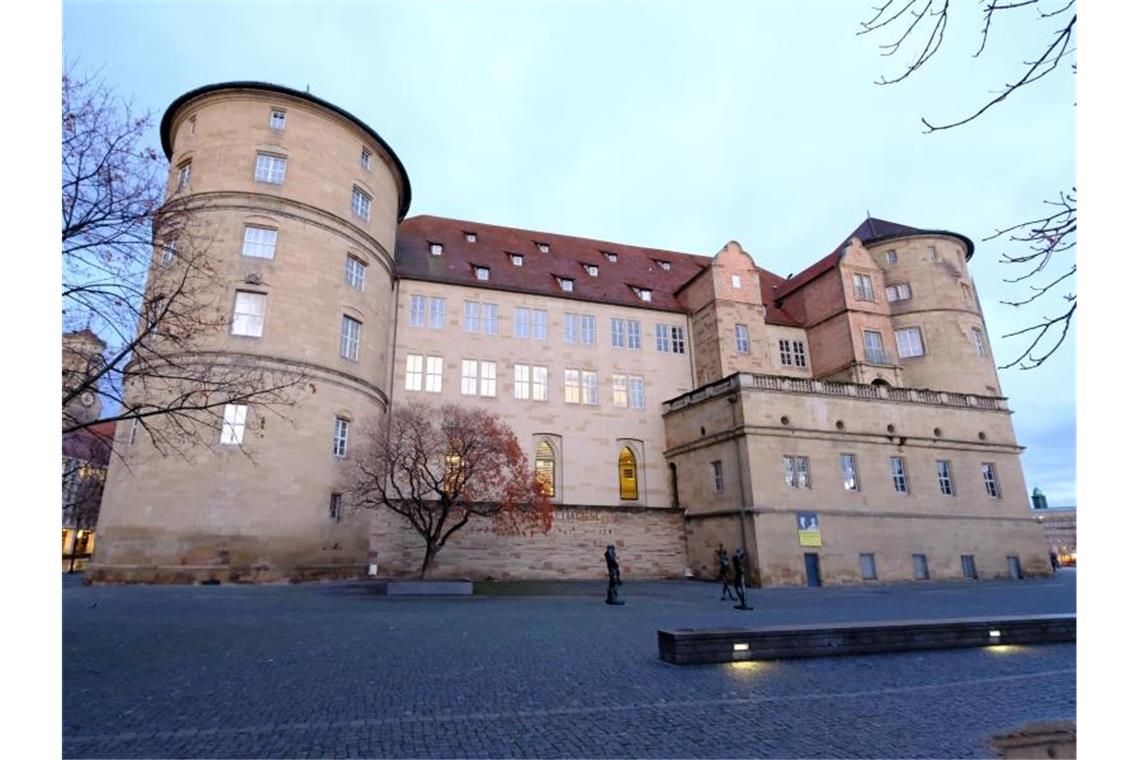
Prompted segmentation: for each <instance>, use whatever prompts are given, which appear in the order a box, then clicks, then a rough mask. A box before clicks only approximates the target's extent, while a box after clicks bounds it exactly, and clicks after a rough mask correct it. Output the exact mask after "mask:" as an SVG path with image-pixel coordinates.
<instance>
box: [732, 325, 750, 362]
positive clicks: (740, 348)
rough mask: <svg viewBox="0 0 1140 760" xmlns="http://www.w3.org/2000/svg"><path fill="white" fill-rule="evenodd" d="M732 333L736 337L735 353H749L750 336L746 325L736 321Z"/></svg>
mask: <svg viewBox="0 0 1140 760" xmlns="http://www.w3.org/2000/svg"><path fill="white" fill-rule="evenodd" d="M733 335H734V336H735V337H736V353H738V354H751V353H752V338H751V337H750V336H749V334H748V325H745V324H741V323H739V322H738V323H736V324H735V325H734V326H733Z"/></svg>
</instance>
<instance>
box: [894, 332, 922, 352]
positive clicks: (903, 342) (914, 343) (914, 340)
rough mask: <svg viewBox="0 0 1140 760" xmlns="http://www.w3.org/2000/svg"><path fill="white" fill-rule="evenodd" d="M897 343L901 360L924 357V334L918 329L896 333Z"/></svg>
mask: <svg viewBox="0 0 1140 760" xmlns="http://www.w3.org/2000/svg"><path fill="white" fill-rule="evenodd" d="M895 342H896V343H897V344H898V348H899V358H900V359H906V358H908V357H912V356H922V354H923V350H922V332H921V331H920V330H919V329H918V328H917V327H907V328H904V329H902V330H896V331H895Z"/></svg>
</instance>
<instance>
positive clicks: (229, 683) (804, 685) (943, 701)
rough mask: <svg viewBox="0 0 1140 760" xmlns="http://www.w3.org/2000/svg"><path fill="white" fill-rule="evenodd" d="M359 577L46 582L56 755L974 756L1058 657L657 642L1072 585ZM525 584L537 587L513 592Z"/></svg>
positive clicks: (1054, 678) (1061, 594)
mask: <svg viewBox="0 0 1140 760" xmlns="http://www.w3.org/2000/svg"><path fill="white" fill-rule="evenodd" d="M604 588H605V584H604V581H599V582H597V583H589V584H584V583H565V584H533V585H525V586H513V585H499V586H496V587H495V588H494V589H492V591H493V592H494V595H491V596H479V597H474V598H464V599H408V598H387V597H384V596H381V595H379V594H378V593H377V591H378V587H377V586H376V585H375V584H367V583H329V584H320V583H318V584H305V585H297V586H285V585H281V586H256V587H254V586H214V587H209V586H190V587H186V586H183V587H85V586H82V585H79V584H78V583H76V582H75V579H66V580H65V582H64V590H63V613H64V614H63V684H64V689H63V754H64V756H65V757H144V756H145V757H324V756H338V757H345V756H354V757H358V756H373V757H375V756H389V757H391V756H396V757H520V756H526V757H984V756H987V755H989V750H988V748H987V746H986V739H987V737H989V736H991V735H993V734H996V733H999V732H1001V731H1003V730H1006V729H1010V728H1014V727H1017V726H1020V725H1023V724H1025V723H1028V722H1031V721H1036V720H1048V719H1062V718H1070V719H1072V718H1075V715H1076V651H1075V647H1074V646H1073V645H1071V644H1061V645H1049V646H1034V647H1007V648H988V649H965V650H946V651H938V652H925V653H914V654H890V655H878V656H873V657H837V658H826V659H814V660H787V661H777V662H765V663H737V664H726V665H708V666H689V667H679V666H675V665H669V664H667V663H664V662H662V661H661V660H659V659H658V658H657V642H656V630H657V629H658V628H666V627H716V626H724V625H764V624H783V623H795V622H805V623H806V622H829V621H856V620H878V619H903V618H907V619H910V618H922V617H955V616H972V615H985V614H1016V613H1046V612H1073V611H1075V610H1076V572H1075V571H1073V570H1066V571H1062V572H1061V573H1060V574H1059V575H1058V576H1057V577H1056V578H1052V579H1046V580H1027V581H1019V582H1010V581H990V582H981V583H921V584H919V583H914V584H899V585H890V586H877V587H851V588H834V587H832V588H821V589H807V588H796V589H790V588H779V589H763V590H755V591H754V592H753V593H752V594H750V596H749V601H750V603H752V604H753V605H754V606H755V608H756V609H755V610H754V611H752V612H739V611H736V610H733V609H732V608H731V603H730V602H720V601H719V597H720V590H719V584H711V583H699V582H692V581H690V582H641V583H633V582H630V583H626V584H625V586H623V591H624V592H625V596H626V598H627V600H628V604H627V605H626V606H625V607H607V606H606V605H604V604H602V599H603V597H604ZM527 594H539V595H527Z"/></svg>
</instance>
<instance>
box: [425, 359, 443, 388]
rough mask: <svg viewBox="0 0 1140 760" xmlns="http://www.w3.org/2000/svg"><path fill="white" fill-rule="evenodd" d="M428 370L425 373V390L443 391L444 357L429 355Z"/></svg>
mask: <svg viewBox="0 0 1140 760" xmlns="http://www.w3.org/2000/svg"><path fill="white" fill-rule="evenodd" d="M426 358H427V370H426V372H425V373H424V390H425V391H427V392H428V393H442V392H443V357H442V356H428V357H426Z"/></svg>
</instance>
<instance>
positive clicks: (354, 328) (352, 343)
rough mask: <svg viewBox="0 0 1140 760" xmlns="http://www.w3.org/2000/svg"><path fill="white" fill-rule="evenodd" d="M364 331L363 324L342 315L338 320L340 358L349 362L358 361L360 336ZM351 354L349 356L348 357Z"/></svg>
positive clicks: (353, 318) (346, 315)
mask: <svg viewBox="0 0 1140 760" xmlns="http://www.w3.org/2000/svg"><path fill="white" fill-rule="evenodd" d="M363 331H364V323H363V322H361V321H360V320H359V319H356V318H355V317H350V316H349V315H348V314H342V315H341V319H340V358H342V359H348V360H349V361H354V362H358V361H360V335H361V333H362V332H363ZM349 354H351V355H349Z"/></svg>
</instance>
